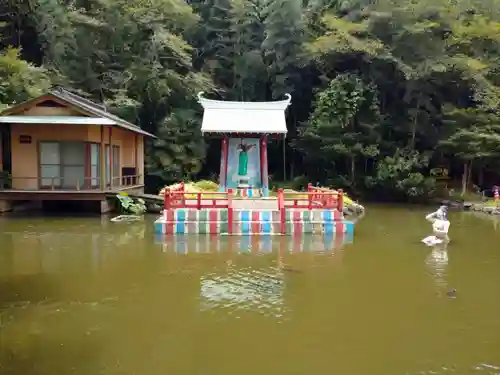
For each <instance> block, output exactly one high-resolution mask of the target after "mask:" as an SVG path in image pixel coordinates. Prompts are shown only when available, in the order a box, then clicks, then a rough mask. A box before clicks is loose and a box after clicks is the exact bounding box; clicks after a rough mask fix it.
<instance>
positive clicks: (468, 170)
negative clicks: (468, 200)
mask: <svg viewBox="0 0 500 375" xmlns="http://www.w3.org/2000/svg"><path fill="white" fill-rule="evenodd" d="M471 175H472V160H468V161H466V162H465V163H464V171H463V173H462V194H461V195H462V196H463V195H464V194H465V193H466V192H467V186H469V181H470V178H471Z"/></svg>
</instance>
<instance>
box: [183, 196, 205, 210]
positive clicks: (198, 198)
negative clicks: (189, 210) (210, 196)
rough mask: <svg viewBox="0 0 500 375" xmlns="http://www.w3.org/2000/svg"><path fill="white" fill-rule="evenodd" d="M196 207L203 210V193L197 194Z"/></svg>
mask: <svg viewBox="0 0 500 375" xmlns="http://www.w3.org/2000/svg"><path fill="white" fill-rule="evenodd" d="M183 194H184V193H183ZM196 207H197V208H198V210H201V193H196Z"/></svg>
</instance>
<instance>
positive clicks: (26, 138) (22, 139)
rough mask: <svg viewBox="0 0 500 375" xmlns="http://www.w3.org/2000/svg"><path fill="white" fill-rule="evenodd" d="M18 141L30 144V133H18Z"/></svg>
mask: <svg viewBox="0 0 500 375" xmlns="http://www.w3.org/2000/svg"><path fill="white" fill-rule="evenodd" d="M19 143H23V144H30V143H31V135H20V136H19Z"/></svg>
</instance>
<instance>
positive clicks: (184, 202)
mask: <svg viewBox="0 0 500 375" xmlns="http://www.w3.org/2000/svg"><path fill="white" fill-rule="evenodd" d="M179 191H181V192H182V195H181V203H182V207H184V206H185V205H186V196H185V195H184V192H185V190H184V181H181V186H180V187H179Z"/></svg>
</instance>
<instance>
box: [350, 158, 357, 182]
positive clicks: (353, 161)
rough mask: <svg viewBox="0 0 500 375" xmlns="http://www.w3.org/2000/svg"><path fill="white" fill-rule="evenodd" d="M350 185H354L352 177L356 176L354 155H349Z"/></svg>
mask: <svg viewBox="0 0 500 375" xmlns="http://www.w3.org/2000/svg"><path fill="white" fill-rule="evenodd" d="M350 174H351V185H352V186H354V178H355V176H356V160H355V157H354V156H351V173H350Z"/></svg>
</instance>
